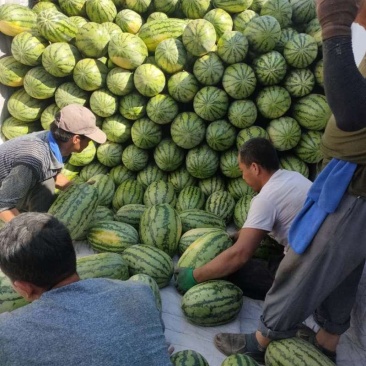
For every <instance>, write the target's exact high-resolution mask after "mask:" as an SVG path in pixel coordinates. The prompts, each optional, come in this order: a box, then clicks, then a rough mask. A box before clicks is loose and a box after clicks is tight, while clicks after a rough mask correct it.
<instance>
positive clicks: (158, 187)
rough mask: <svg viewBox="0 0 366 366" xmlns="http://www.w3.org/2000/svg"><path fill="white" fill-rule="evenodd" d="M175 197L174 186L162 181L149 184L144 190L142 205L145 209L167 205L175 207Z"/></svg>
mask: <svg viewBox="0 0 366 366" xmlns="http://www.w3.org/2000/svg"><path fill="white" fill-rule="evenodd" d="M176 201H177V195H176V193H175V190H174V186H173V185H172V184H171V183H169V182H166V181H164V180H157V181H154V182H151V183H150V184H149V185H148V186H147V187H146V189H145V193H144V205H145V206H147V207H150V206H154V205H158V204H162V203H168V204H170V205H171V206H172V207H174V206H175V203H176Z"/></svg>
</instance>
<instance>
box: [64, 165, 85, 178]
mask: <svg viewBox="0 0 366 366" xmlns="http://www.w3.org/2000/svg"><path fill="white" fill-rule="evenodd" d="M80 170H81V167H79V166H75V165H72V164H71V163H70V162H67V163H66V164H64V166H63V168H62V169H61V174H63V175H64V176H65V177H66V178H68V179H70V180H74V179H75V178H76V177H78V175H79V173H80ZM81 181H82V180H81Z"/></svg>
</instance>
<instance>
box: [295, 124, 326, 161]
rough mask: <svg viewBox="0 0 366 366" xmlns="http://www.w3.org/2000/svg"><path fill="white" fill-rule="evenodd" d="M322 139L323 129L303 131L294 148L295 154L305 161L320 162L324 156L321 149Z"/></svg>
mask: <svg viewBox="0 0 366 366" xmlns="http://www.w3.org/2000/svg"><path fill="white" fill-rule="evenodd" d="M321 139H322V132H321V131H312V130H308V131H305V132H303V133H302V134H301V139H300V141H299V143H298V144H297V146H296V147H295V149H294V152H295V154H296V155H297V156H298V157H299V158H300V159H301V160H303V161H305V163H309V164H313V163H318V162H319V161H321V160H322V158H323V154H322V152H321V150H320V143H321Z"/></svg>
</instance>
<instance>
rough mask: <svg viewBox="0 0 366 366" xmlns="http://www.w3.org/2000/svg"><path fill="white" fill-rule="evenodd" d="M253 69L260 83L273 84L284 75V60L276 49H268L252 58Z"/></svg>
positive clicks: (279, 80)
mask: <svg viewBox="0 0 366 366" xmlns="http://www.w3.org/2000/svg"><path fill="white" fill-rule="evenodd" d="M286 1H287V0H286ZM253 70H254V72H255V76H256V78H257V80H258V82H259V83H260V84H262V85H275V84H278V83H279V82H281V81H282V79H283V78H284V77H285V75H286V71H287V65H286V60H285V58H284V57H283V56H282V55H281V54H280V53H279V52H278V51H270V52H267V53H265V54H262V55H260V56H258V57H257V58H255V59H254V60H253Z"/></svg>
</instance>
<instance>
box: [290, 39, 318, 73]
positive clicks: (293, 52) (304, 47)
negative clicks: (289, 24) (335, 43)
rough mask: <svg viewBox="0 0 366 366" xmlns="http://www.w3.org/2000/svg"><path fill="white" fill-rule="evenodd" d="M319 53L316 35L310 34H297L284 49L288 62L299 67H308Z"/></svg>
mask: <svg viewBox="0 0 366 366" xmlns="http://www.w3.org/2000/svg"><path fill="white" fill-rule="evenodd" d="M317 55H318V45H317V43H316V40H315V38H314V37H312V36H310V35H309V34H305V33H299V34H295V35H294V36H293V37H292V38H291V39H290V40H289V41H288V42H287V43H285V46H284V49H283V56H284V57H285V59H286V62H287V63H288V64H289V65H291V66H293V67H297V68H304V67H308V66H309V65H310V64H311V63H312V62H313V61H314V60H315V59H316V56H317Z"/></svg>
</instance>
